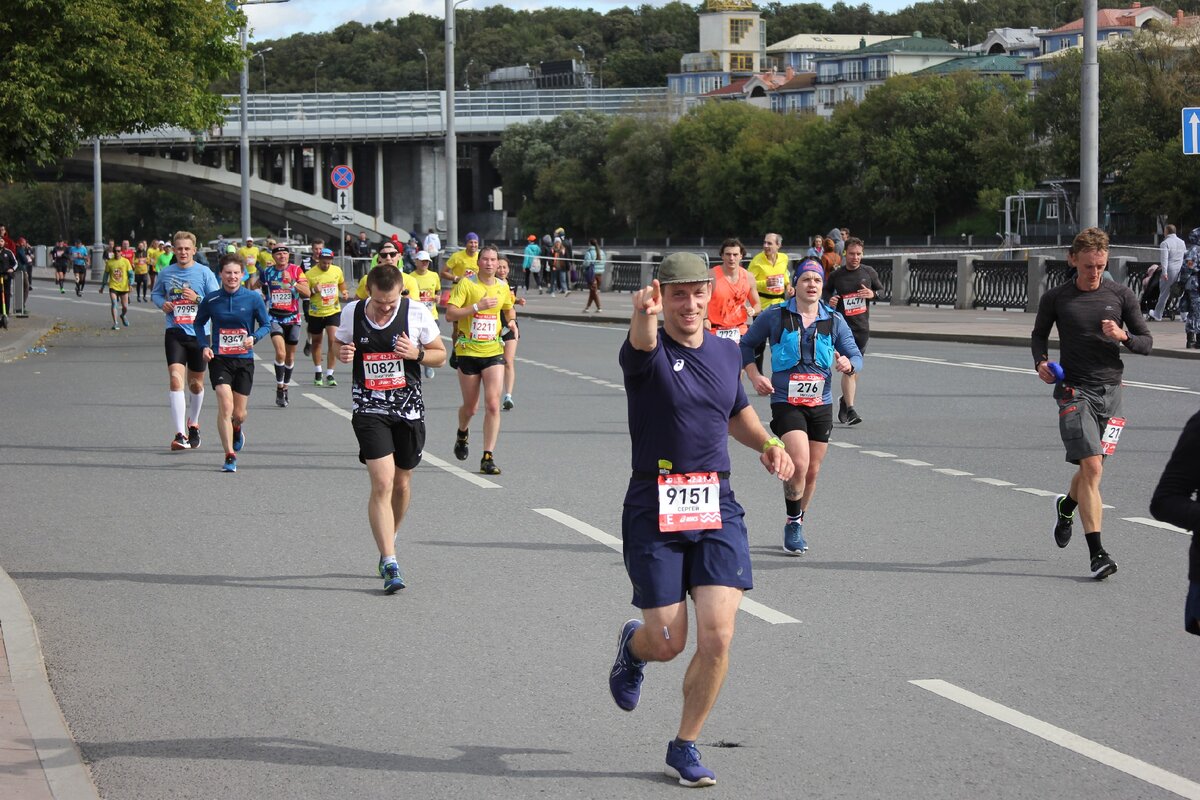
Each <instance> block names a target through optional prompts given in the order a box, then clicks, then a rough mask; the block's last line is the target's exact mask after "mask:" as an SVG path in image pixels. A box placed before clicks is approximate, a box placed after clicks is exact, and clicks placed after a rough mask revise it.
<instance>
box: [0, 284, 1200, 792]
mask: <svg viewBox="0 0 1200 800" xmlns="http://www.w3.org/2000/svg"><path fill="white" fill-rule="evenodd" d="M84 300H85V301H87V302H86V303H85V302H82V301H79V300H76V299H75V298H73V297H70V296H68V297H66V298H55V297H51V298H50V299H46V300H45V301H44V302H45V304H46V306H48V307H50V308H51V309H52V310H53V311H55V312H59V313H61V315H62V316H63V317H64V319H66V320H67V321H68V323H69V324H70V328H69V329H68V330H67V331H66V332H64V333H62V334H60V335H58V336H57V337H55V338H54V339H52V340H51V344H52V346H51V347H50V350H49V352H48V353H47V354H46V355H41V356H30V357H28V358H25V359H23V360H20V361H17V362H14V363H12V364H7V365H3V366H0V380H2V384H0V385H3V387H4V392H3V396H4V412H3V433H2V434H0V451H3V456H2V458H0V485H3V486H4V493H3V496H4V498H5V502H4V506H5V512H4V524H3V526H0V564H2V565H3V566H4V568H5V569H7V570H8V571H9V573H10V574H11V575H12V577H13V578H14V579H15V580H16V581H17V583H18V584H19V586H20V588H21V591H22V593H23V594H24V596H25V599H26V602H27V603H28V605H29V607H30V608H31V610H32V612H33V614H34V617H35V619H36V621H37V624H38V627H39V631H40V634H41V642H42V646H43V648H44V652H45V657H46V665H47V670H48V672H49V675H50V678H51V682H52V685H53V688H54V690H55V693H56V695H57V696H58V699H59V702H60V704H61V706H62V710H63V713H64V715H65V716H66V719H67V721H68V723H69V725H70V727H71V730H72V732H73V733H74V735H75V737H76V739H77V741H78V743H79V747H80V749H81V750H82V752H83V754H84V757H85V759H86V760H87V761H88V762H89V763H90V766H91V769H92V771H93V775H94V777H95V780H96V783H97V785H98V787H99V788H100V791H101V793H102V794H103V795H104V796H105V797H108V798H153V797H168V796H169V797H174V798H215V797H221V798H284V797H286V798H289V799H292V798H329V797H356V798H376V797H378V798H391V797H396V796H408V797H421V798H441V797H447V798H455V799H456V800H461V798H470V797H483V796H489V797H491V796H501V797H535V796H537V797H597V798H599V797H604V798H614V797H635V796H637V797H642V796H646V795H647V794H648V793H650V792H659V791H673V790H674V788H677V787H673V786H672V783H671V782H670V781H669V780H668V779H667V778H665V777H663V776H662V775H661V766H662V756H663V752H664V750H665V743H666V741H667V740H668V739H669V738H670V737H671V736H672V735H673V733H674V730H675V726H676V724H677V721H678V712H679V692H680V685H681V681H682V676H683V671H684V668H685V666H686V662H685V661H682V660H681V661H679V662H677V663H673V664H670V665H653V666H651V667H650V668H649V669H648V672H647V679H646V683H645V686H644V691H643V699H642V705H641V706H640V707H639V708H638V710H637V711H636V712H634V713H633V714H625V713H623V712H621V711H619V710H617V709H616V707H615V706H614V705H613V703H612V701H611V699H610V697H609V695H608V689H607V684H606V680H605V679H606V676H607V674H608V669H609V666H610V664H611V660H612V656H613V651H614V640H615V638H616V633H617V630H618V628H619V626H620V625H621V623H622V622H624V620H625V619H627V618H629V617H631V616H634V611H633V609H632V608H631V606H629V594H630V592H629V585H628V581H627V579H626V577H625V574H624V570H623V568H622V565H621V559H620V556H619V554H618V553H617V552H615V551H614V550H613V549H612V548H611V546H610V545H611V543H612V540H611V537H613V536H619V535H620V528H619V525H620V510H621V498H622V495H623V491H624V484H625V481H626V479H627V476H628V462H629V445H628V438H627V433H626V425H625V417H626V406H625V402H624V397H623V392H622V391H621V390H620V383H621V376H620V370H619V367H618V365H617V360H616V352H617V348H618V346H619V344H620V342H621V341H622V338H623V330H622V329H621V328H615V327H604V326H592V325H572V324H562V323H551V322H538V321H533V320H529V321H526V322H525V323H524V325H523V326H522V331H523V333H524V339H523V341H522V345H521V349H520V351H519V353H518V357H519V358H520V359H521V363H520V364H519V368H518V382H517V392H516V400H517V408H516V409H515V410H514V411H512V412H508V413H505V414H504V417H503V428H502V432H501V437H500V443H499V446H498V448H497V451H496V460H497V463H498V464H499V465H500V466H501V467H502V468H503V470H504V472H503V474H502V475H500V476H498V477H496V478H491V479H486V480H484V479H482V477H481V476H472V480H471V481H469V480H467V479H465V477H464V475H463V474H462V473H460V472H457V471H455V470H454V469H453V467H455V466H458V464H459V462H456V461H455V460H454V458H453V456H452V454H451V445H452V441H453V435H454V434H453V431H454V427H455V419H454V410H455V408H456V406H457V404H458V391H457V386H456V382H455V381H454V379H453V378H452V377H451V375H450V373H449V372H448V371H445V370H443V371H442V372H440V373H439V375H438V377H437V378H436V379H435V380H433V381H432V382H431V383H428V384H427V406H428V415H429V420H428V423H429V438H428V445H427V451H426V452H427V455H428V456H429V458H428V459H427V461H426V463H425V464H423V465H422V466H421V467H420V468H419V469H418V471H417V474H416V476H415V479H414V481H415V494H414V498H413V502H412V508H411V511H410V515H409V518H408V519H407V520H406V523H405V525H404V528H403V531H402V534H401V542H400V546H399V555H400V562H401V566H402V568H403V569H404V574H405V577H406V579H407V581H408V584H409V586H408V588H407V589H405V590H404V591H403V592H401V593H400V594H398V595H396V596H392V597H387V596H384V595H383V594H382V591H381V581H380V580H379V578H378V577H377V575H376V573H375V563H376V559H377V555H376V553H375V552H374V548H373V545H372V542H371V538H370V535H369V532H368V530H367V527H366V520H365V509H364V505H365V500H366V494H367V480H366V475H365V471H364V470H363V469H362V467H361V466H360V465H359V464H358V462H357V460H356V457H355V456H356V452H357V448H356V445H355V441H354V437H353V434H352V433H351V431H350V426H349V423H348V421H347V420H346V419H344V418H343V416H342V415H341V414H339V413H336V411H335V409H342V410H344V409H345V408H347V407H348V405H349V386H348V383H349V380H348V377H349V376H348V369H347V368H345V367H340V368H339V370H340V372H341V373H342V377H343V378H344V380H343V381H342V386H341V387H338V388H336V389H324V388H323V389H316V388H313V387H311V386H307V387H306V386H304V380H305V379H306V378H307V377H308V375H309V374H310V373H309V372H308V371H307V368H306V367H305V366H303V365H302V366H301V367H300V368H299V369H298V370H297V376H296V377H297V379H298V380H299V382H300V384H301V385H300V386H298V387H294V388H293V389H292V398H293V402H292V405H291V407H290V408H288V409H286V410H281V409H278V408H276V407H275V406H274V404H273V392H272V391H271V376H270V373H269V372H268V371H267V370H266V369H260V370H259V372H258V375H257V379H258V385H257V386H256V389H255V393H254V395H253V397H252V400H251V416H250V419H249V421H248V423H247V426H246V428H245V430H246V433H247V437H248V442H247V446H246V449H245V451H244V452H243V453H242V456H241V458H240V459H239V467H240V471H239V472H238V473H237V474H236V475H227V474H223V473H221V472H220V471H219V467H220V463H221V453H220V447H219V444H218V443H217V440H216V435H215V423H214V417H215V407H216V405H215V397H214V395H213V393H212V392H211V390H209V392H208V396H207V399H206V402H205V410H204V415H203V420H204V422H203V433H204V438H205V442H204V445H203V446H202V448H201V449H200V450H199V451H196V452H184V453H171V452H169V451H168V448H167V444H168V441H169V439H170V436H171V431H170V430H169V427H170V426H169V421H168V420H169V417H168V413H167V407H166V381H165V378H166V374H165V373H166V370H165V368H164V364H163V357H162V344H161V342H162V336H161V330H160V325H161V322H160V321H159V319H158V315H157V312H155V313H150V312H152V311H153V309H152V308H151V307H150V306H148V305H142V306H137V305H136V304H135V309H137V310H136V311H135V312H133V313H131V321H132V322H133V327H131V328H130V329H128V330H122V331H120V332H113V331H108V330H106V329H105V328H106V327H107V325H108V320H107V302H105V301H102V300H101V299H100V298H99V297H98V296H96V295H92V296H91V297H88V296H86V295H85V298H84ZM1030 322H1031V323H1032V318H1031V320H1030ZM913 359H935V360H913ZM302 364H303V362H302ZM1028 364H1029V357H1028V351H1027V350H1026V349H1021V348H1009V347H987V346H963V345H938V344H932V343H920V342H904V341H895V340H892V341H879V342H877V343H875V346H874V347H873V348H872V353H871V355H869V356H868V357H867V360H866V367H865V369H864V372H863V375H862V378H861V384H860V385H861V388H860V394H861V398H860V401H859V403H858V406H859V409H860V412H861V413H862V415H863V417H864V418H865V420H866V422H865V423H864V424H862V425H860V426H858V427H856V428H842V427H840V426H839V427H838V429H837V430H836V431H835V434H834V439H835V443H836V444H837V445H838V446H837V447H833V448H831V450H830V454H829V457H828V459H827V461H826V463H825V467H824V469H823V471H822V474H821V478H820V485H819V489H818V492H817V497H816V500H815V502H814V505H813V508H812V509H811V511H810V513H809V517H808V520H807V524H806V526H805V534H806V536H807V538H808V539H809V542H810V546H811V548H812V549H811V551H810V553H809V555H808V556H806V557H805V558H802V559H794V558H788V557H786V556H784V555H783V554H782V553H781V552H780V547H779V545H780V543H781V530H782V524H783V502H782V496H781V495H782V492H781V491H780V488H779V486H778V482H777V481H775V479H773V478H771V477H769V476H768V475H766V474H765V473H764V472H763V470H762V468H761V466H760V465H759V464H758V462H757V458H756V456H755V454H754V453H751V452H750V451H748V450H746V449H744V448H737V446H736V445H734V447H735V448H736V449H735V451H734V479H733V482H734V487H735V490H736V492H737V496H738V498H739V500H740V501H741V502H742V504H743V505H744V506H745V507H746V509H747V523H748V525H749V528H750V537H751V546H752V551H753V554H754V557H755V564H754V569H755V578H756V580H755V583H756V588H755V589H754V591H753V592H751V593H750V594H749V595H748V598H749V599H752V600H753V601H754V603H753V604H750V607H751V609H752V610H753V611H754V613H749V612H747V613H742V614H740V615H739V627H738V632H737V636H736V638H735V643H734V653H733V665H732V670H731V674H730V678H729V681H728V682H727V684H726V686H725V689H724V691H723V693H722V695H721V697H720V699H719V701H718V703H717V707H716V709H715V711H714V713H713V715H712V716H711V717H710V719H709V722H708V725H707V727H706V729H705V733H704V736H703V737H702V739H701V742H700V747H701V750H702V752H703V753H704V756H705V762H706V764H707V765H708V766H710V767H712V768H713V769H714V770H715V771H716V772H717V775H718V781H719V783H718V786H716V787H715V788H714V789H711V790H709V792H708V794H709V795H711V796H721V797H746V798H774V797H780V798H783V797H788V798H792V797H814V798H843V797H844V798H963V797H972V798H1025V797H1029V798H1046V797H1084V796H1086V797H1089V798H1141V797H1146V798H1159V797H1161V798H1168V797H1176V796H1181V795H1182V796H1193V797H1194V796H1200V786H1198V785H1197V782H1200V761H1198V760H1197V758H1196V753H1197V751H1198V747H1197V746H1198V744H1200V734H1198V733H1197V731H1198V730H1200V712H1198V711H1197V706H1196V704H1195V702H1194V687H1195V685H1196V679H1197V677H1200V667H1198V664H1200V660H1198V659H1197V650H1196V647H1197V643H1196V642H1195V640H1194V638H1193V637H1188V636H1187V635H1186V634H1184V633H1183V632H1182V604H1183V594H1184V591H1185V588H1186V550H1187V547H1188V545H1189V543H1190V537H1189V536H1188V535H1186V534H1181V533H1179V532H1174V531H1169V530H1164V529H1161V528H1156V527H1152V526H1150V525H1147V524H1144V523H1141V522H1136V521H1128V520H1130V519H1133V518H1146V517H1148V516H1149V513H1148V510H1147V504H1148V502H1149V496H1150V493H1151V491H1152V489H1153V487H1154V484H1155V483H1156V482H1157V479H1158V475H1159V473H1160V471H1161V469H1162V467H1163V465H1164V464H1165V462H1166V458H1167V454H1168V452H1169V450H1170V448H1171V447H1172V446H1173V444H1174V441H1175V439H1176V437H1177V435H1178V432H1179V430H1180V429H1181V427H1182V425H1183V423H1184V421H1185V420H1186V419H1187V418H1188V417H1189V416H1190V415H1191V414H1192V413H1194V412H1195V411H1196V409H1197V406H1198V400H1200V375H1198V374H1197V372H1196V370H1195V368H1194V367H1193V366H1191V364H1190V363H1188V362H1180V361H1177V360H1175V361H1172V360H1166V359H1156V358H1153V357H1151V358H1140V357H1137V356H1132V355H1129V356H1127V357H1126V365H1127V370H1126V378H1127V380H1128V381H1131V382H1141V383H1145V384H1151V385H1153V386H1157V387H1159V388H1144V387H1141V386H1135V385H1130V386H1129V387H1128V388H1127V391H1126V394H1125V402H1126V412H1127V417H1128V418H1129V424H1128V427H1127V429H1126V431H1125V433H1124V434H1123V436H1122V439H1121V443H1120V447H1119V450H1118V454H1117V457H1115V458H1114V459H1112V460H1111V461H1110V463H1109V468H1108V471H1107V474H1106V476H1105V482H1104V499H1105V502H1106V503H1108V504H1110V505H1112V506H1113V508H1112V509H1109V510H1107V511H1106V516H1105V520H1106V524H1105V532H1104V540H1105V544H1106V546H1107V548H1108V549H1109V550H1110V552H1112V554H1113V556H1114V557H1115V559H1116V560H1117V561H1118V563H1119V565H1120V571H1119V572H1118V573H1117V574H1116V575H1115V576H1114V577H1113V578H1111V579H1109V580H1108V581H1105V582H1102V583H1097V582H1094V581H1092V580H1090V579H1089V578H1087V577H1086V575H1087V566H1088V564H1087V561H1088V559H1087V550H1086V547H1085V546H1084V543H1083V541H1082V535H1081V533H1082V532H1081V531H1078V530H1077V541H1075V542H1072V544H1071V546H1070V547H1069V548H1068V549H1066V550H1062V551H1060V550H1059V549H1057V548H1056V547H1055V546H1054V545H1053V543H1052V539H1051V532H1050V529H1051V524H1052V521H1053V511H1052V506H1051V502H1052V499H1051V497H1049V496H1045V495H1044V494H1038V492H1042V493H1047V494H1049V493H1056V492H1058V491H1063V490H1065V487H1066V486H1067V483H1068V480H1069V477H1070V472H1071V470H1070V467H1069V465H1067V464H1065V463H1064V462H1063V460H1062V450H1061V446H1060V444H1059V441H1058V437H1057V427H1056V414H1055V407H1054V404H1053V401H1052V400H1051V399H1050V397H1049V387H1046V386H1044V385H1043V384H1041V383H1040V382H1038V381H1037V380H1036V378H1035V377H1034V376H1033V375H1032V372H1031V371H1030V370H1029V369H1028ZM969 365H974V366H969ZM1164 386H1172V387H1179V389H1180V390H1173V391H1164V390H1162V387H1164ZM755 403H756V406H758V407H759V409H760V411H761V413H762V415H763V416H764V417H766V416H767V414H768V410H767V405H766V402H765V400H764V399H758V400H756V401H755ZM478 425H479V423H478V421H477V422H476V425H475V430H474V431H473V442H472V455H471V458H470V459H469V460H468V461H467V462H465V464H463V466H464V467H466V468H467V469H468V470H473V469H475V468H477V466H478V460H477V459H478V456H479V454H480V452H479V444H480V440H481V438H482V437H481V433H480V431H479V427H478ZM444 466H450V467H451V469H449V470H448V469H446V468H444ZM939 470H941V471H939ZM959 473H963V474H959ZM489 484H490V485H489ZM1077 528H1078V526H1077ZM689 651H690V649H689ZM914 681H932V683H922V684H920V685H918V684H916V683H913V682H914ZM945 695H951V696H952V697H953V698H957V699H951V698H949V697H946V696H945ZM989 702H990V703H992V704H999V705H989ZM1011 712H1019V714H1023V715H1027V716H1020V715H1018V716H1011ZM996 717H1001V718H1002V719H1003V720H1004V721H1002V719H997V718H996ZM1056 731H1063V732H1068V734H1073V735H1074V737H1076V738H1071V736H1070V735H1063V734H1061V733H1058V732H1056ZM1047 737H1048V738H1049V739H1052V740H1055V741H1050V740H1048V738H1047ZM1056 742H1057V743H1056ZM1063 743H1065V744H1066V745H1070V746H1069V747H1068V746H1064V744H1063ZM1114 752H1115V755H1114ZM1122 755H1123V756H1126V757H1128V758H1127V759H1125V760H1122V759H1121V758H1120V757H1121V756H1122ZM1130 759H1136V760H1138V761H1137V762H1133V761H1131V760H1130ZM1142 762H1144V764H1142ZM1113 763H1120V764H1122V765H1124V767H1125V768H1126V769H1127V771H1121V770H1119V769H1117V768H1115V767H1114V766H1112V764H1113ZM1139 764H1140V765H1141V766H1139ZM1155 768H1157V770H1159V771H1157V772H1156V771H1155ZM1130 771H1132V772H1133V773H1135V774H1129V773H1130ZM1164 786H1165V787H1166V788H1164ZM1188 792H1197V793H1195V794H1188Z"/></svg>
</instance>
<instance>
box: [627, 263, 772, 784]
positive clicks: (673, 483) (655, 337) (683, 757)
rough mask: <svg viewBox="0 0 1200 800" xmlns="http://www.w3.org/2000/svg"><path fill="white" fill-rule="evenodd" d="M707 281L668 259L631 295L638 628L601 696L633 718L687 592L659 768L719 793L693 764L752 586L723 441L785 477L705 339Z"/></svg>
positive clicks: (730, 349)
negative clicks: (668, 736)
mask: <svg viewBox="0 0 1200 800" xmlns="http://www.w3.org/2000/svg"><path fill="white" fill-rule="evenodd" d="M711 281H712V275H711V273H710V272H709V269H708V265H707V264H706V263H705V262H704V260H703V259H701V258H700V257H699V256H696V255H693V254H690V253H674V254H672V255H670V256H667V258H666V259H664V260H663V262H662V265H661V266H660V268H659V274H658V280H656V281H654V282H653V284H652V285H651V286H647V287H645V288H644V289H641V290H639V291H638V292H636V293H635V294H634V296H633V309H634V310H633V319H632V321H631V322H630V324H629V338H628V340H626V342H625V344H624V345H623V346H622V347H621V355H620V361H621V369H622V371H623V372H624V374H625V390H626V397H627V398H628V403H629V434H630V439H631V440H632V445H633V475H632V476H631V478H630V481H629V488H628V491H627V492H626V494H625V511H624V514H623V515H622V519H621V538H622V540H623V550H624V556H625V568H626V571H627V572H628V573H629V579H630V581H631V582H632V584H633V604H634V605H635V606H637V607H639V608H641V609H642V616H643V619H644V620H645V622H644V623H643V622H642V621H641V620H636V619H632V620H630V621H629V622H626V623H625V625H624V627H623V628H622V629H621V633H620V636H619V637H618V644H617V658H616V661H615V663H614V664H613V668H612V672H611V674H610V676H609V689H610V691H611V692H612V695H613V699H614V700H615V701H616V703H617V705H618V706H619V707H620V708H622V709H624V710H626V711H632V710H633V709H634V708H635V707H636V706H637V702H638V699H639V697H640V695H641V683H642V668H643V667H644V666H645V662H647V661H670V660H672V659H674V658H675V657H676V656H677V655H679V654H680V653H681V652H683V649H684V646H685V644H686V643H687V632H688V612H687V595H688V594H689V593H690V594H691V596H692V602H693V604H694V605H695V607H696V622H695V630H696V632H697V633H696V636H697V644H696V654H695V655H694V656H693V657H692V662H691V664H690V666H689V667H688V671H687V678H686V679H685V681H684V687H683V715H682V719H681V721H680V723H679V731H678V734H677V736H676V737H675V739H674V740H672V741H671V742H670V743H669V744H668V745H667V758H666V762H667V763H666V773H667V775H669V776H671V777H673V778H677V779H678V780H679V782H680V783H681V784H682V785H684V786H711V785H712V784H714V783H716V777H715V776H714V775H713V773H712V771H711V770H709V769H707V768H706V767H705V766H704V765H703V764H701V763H700V753H699V752H698V751H697V750H696V738H697V737H698V736H699V735H700V729H701V728H702V727H703V725H704V720H705V719H706V718H707V717H708V713H709V711H711V710H712V707H713V703H714V702H715V701H716V699H717V693H718V692H719V691H720V688H721V684H722V683H723V682H724V680H725V673H726V671H727V670H728V667H729V646H730V642H731V641H732V639H733V627H734V617H735V616H736V615H737V610H738V605H739V604H740V603H741V599H742V594H743V592H745V591H746V590H747V589H750V588H751V587H752V585H753V582H752V580H751V575H750V547H749V542H748V538H747V533H746V526H745V522H744V521H743V517H744V512H743V511H742V507H741V506H740V505H738V503H737V500H736V499H734V496H733V490H732V489H731V488H730V485H729V467H730V462H729V448H728V444H727V437H729V436H733V438H735V439H737V440H738V441H739V442H741V443H742V444H744V445H746V446H747V447H751V448H753V449H754V450H756V451H761V452H762V457H761V461H762V463H763V466H764V467H766V468H767V471H768V472H770V473H771V474H772V475H775V476H776V477H778V478H779V479H780V480H787V479H788V478H790V477H791V475H792V470H793V464H792V460H791V458H789V457H788V454H787V451H786V450H785V449H784V447H783V443H782V442H781V441H780V440H779V439H777V438H775V437H772V436H770V435H768V433H767V432H766V430H765V429H764V428H763V426H762V423H761V422H760V421H759V419H758V415H757V414H756V413H755V411H754V409H753V407H751V406H750V402H749V400H748V399H747V398H746V392H745V391H744V390H743V389H742V384H741V381H740V373H741V357H740V351H739V350H738V346H737V345H736V344H735V343H734V342H733V341H731V340H728V339H721V338H718V337H716V336H709V335H706V333H705V330H704V320H705V319H706V318H707V316H708V313H707V312H708V302H709V299H710V297H711V295H712V284H711ZM659 313H662V315H663V328H662V332H661V334H660V332H659V329H658V314H659Z"/></svg>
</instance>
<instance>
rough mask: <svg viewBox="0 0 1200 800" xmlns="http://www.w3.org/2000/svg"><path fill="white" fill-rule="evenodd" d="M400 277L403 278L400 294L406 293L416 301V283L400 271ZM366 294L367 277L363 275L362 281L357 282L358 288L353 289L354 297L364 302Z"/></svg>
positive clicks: (411, 277) (410, 276)
mask: <svg viewBox="0 0 1200 800" xmlns="http://www.w3.org/2000/svg"><path fill="white" fill-rule="evenodd" d="M367 272H368V273H369V272H370V270H367ZM400 275H401V276H402V277H403V278H404V288H403V289H401V290H400V291H401V292H402V293H403V292H408V296H409V297H411V298H412V299H413V300H416V299H417V282H416V281H414V280H413V276H412V275H409V274H408V273H407V272H404V271H401V272H400ZM367 294H368V292H367V276H366V275H364V276H363V277H362V280H361V281H359V282H358V286H356V287H355V288H354V296H355V297H357V298H358V299H359V300H366V299H367Z"/></svg>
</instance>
